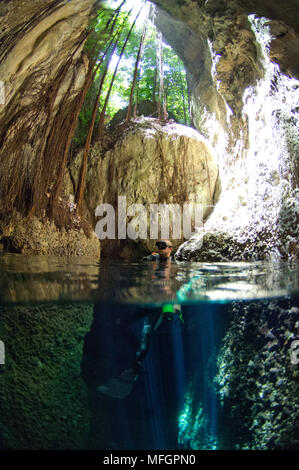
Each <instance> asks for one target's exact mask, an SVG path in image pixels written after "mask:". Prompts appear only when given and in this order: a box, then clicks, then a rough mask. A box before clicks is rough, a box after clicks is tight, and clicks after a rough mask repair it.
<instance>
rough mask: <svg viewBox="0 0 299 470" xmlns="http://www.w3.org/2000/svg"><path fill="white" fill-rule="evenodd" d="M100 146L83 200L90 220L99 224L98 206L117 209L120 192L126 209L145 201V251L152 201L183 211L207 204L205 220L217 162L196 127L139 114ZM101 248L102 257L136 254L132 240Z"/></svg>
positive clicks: (213, 197) (215, 187) (215, 190)
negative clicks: (190, 206)
mask: <svg viewBox="0 0 299 470" xmlns="http://www.w3.org/2000/svg"><path fill="white" fill-rule="evenodd" d="M109 139H110V140H109ZM102 145H103V144H99V145H97V144H95V146H94V147H93V149H92V151H91V155H90V163H89V168H88V172H87V183H86V195H85V203H86V207H87V209H88V211H89V214H90V221H91V223H92V224H94V226H95V224H96V218H95V216H94V214H95V209H96V207H97V206H98V205H99V204H103V203H108V204H111V205H112V206H113V207H114V210H116V209H117V204H118V197H119V196H126V198H127V207H129V206H130V205H131V204H142V205H143V206H144V208H145V209H146V210H147V215H148V220H147V223H148V239H147V240H141V241H140V240H138V241H139V244H140V245H141V252H142V248H143V250H144V249H146V250H152V249H153V248H154V245H153V243H151V240H150V239H149V235H150V229H149V228H150V227H149V221H150V205H151V204H168V205H170V204H178V205H179V208H180V211H181V212H182V208H183V204H184V203H196V204H199V205H201V206H202V207H203V217H204V220H205V219H206V218H207V216H208V215H209V213H210V211H211V206H213V205H214V204H215V202H216V201H217V200H218V198H219V193H220V180H219V176H218V166H217V163H216V161H215V159H214V157H213V153H212V151H211V149H210V147H209V145H208V142H207V141H206V140H205V139H204V138H203V137H202V136H201V135H200V134H199V133H198V132H197V131H195V130H194V129H191V128H188V127H185V126H183V125H180V124H176V123H174V122H162V121H159V120H157V119H153V118H137V119H136V120H134V121H132V122H131V124H130V126H129V127H127V128H126V127H124V126H122V125H120V126H119V127H118V128H117V129H116V130H115V134H114V135H112V136H110V137H109V136H107V141H106V144H105V147H103V146H102ZM80 158H81V154H79V155H78V158H77V159H76V160H75V161H74V162H73V164H72V165H71V167H70V174H71V179H72V181H74V182H75V184H76V181H77V179H78V174H79V169H80V161H81V160H80ZM129 219H130V218H128V221H129ZM181 233H182V232H181ZM179 241H180V239H178V240H176V244H177V245H178V244H179ZM135 245H136V246H135V255H136V253H137V251H136V250H138V246H137V244H136V243H135ZM101 246H102V254H103V255H104V256H105V255H106V256H107V255H108V254H111V253H112V252H113V254H114V255H116V254H121V252H123V255H125V257H130V256H133V255H134V241H131V243H130V241H129V242H127V241H126V240H125V241H124V243H123V244H121V240H116V241H115V242H114V240H111V241H110V240H109V241H107V243H106V240H104V241H103V242H102V244H101ZM110 247H112V248H110ZM110 250H112V251H110Z"/></svg>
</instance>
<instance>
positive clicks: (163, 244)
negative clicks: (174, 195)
mask: <svg viewBox="0 0 299 470" xmlns="http://www.w3.org/2000/svg"><path fill="white" fill-rule="evenodd" d="M156 247H157V249H158V253H152V254H150V255H149V256H146V257H144V258H143V259H142V261H153V262H158V263H159V268H161V270H162V273H163V274H164V275H166V273H167V268H168V267H169V266H168V264H169V263H170V262H173V261H175V257H174V256H173V253H172V251H173V247H172V245H171V243H170V241H169V240H160V241H158V242H157V243H156ZM174 319H178V320H179V322H180V323H184V320H183V316H182V310H181V306H180V305H179V304H171V303H166V304H164V305H162V310H160V309H154V311H152V312H150V314H148V315H147V317H146V319H145V321H144V323H143V327H142V331H141V337H140V342H139V347H138V349H137V352H136V355H135V359H134V361H133V363H132V364H131V367H129V368H128V369H125V370H124V371H123V372H122V373H121V374H120V375H119V376H118V377H117V378H112V379H110V380H108V381H107V382H106V383H105V384H102V385H99V386H98V387H97V390H98V391H99V392H100V393H102V394H104V395H107V396H110V397H113V398H126V397H127V396H128V395H129V394H130V392H131V391H132V389H133V387H134V384H135V383H136V381H137V380H138V377H139V376H140V372H141V369H142V366H143V362H144V359H145V357H146V355H147V353H148V350H149V347H150V344H151V339H152V335H153V333H154V332H155V331H156V330H157V328H158V327H159V326H160V325H161V323H162V322H164V321H167V322H170V321H173V320H174Z"/></svg>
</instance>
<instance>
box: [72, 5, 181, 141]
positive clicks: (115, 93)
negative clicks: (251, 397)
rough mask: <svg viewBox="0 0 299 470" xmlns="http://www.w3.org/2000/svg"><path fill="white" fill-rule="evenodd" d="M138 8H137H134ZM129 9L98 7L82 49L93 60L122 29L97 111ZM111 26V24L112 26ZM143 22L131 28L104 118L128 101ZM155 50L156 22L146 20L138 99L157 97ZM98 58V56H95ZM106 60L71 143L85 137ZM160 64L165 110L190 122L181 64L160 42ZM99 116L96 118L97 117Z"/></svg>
mask: <svg viewBox="0 0 299 470" xmlns="http://www.w3.org/2000/svg"><path fill="white" fill-rule="evenodd" d="M136 3H137V2H135V4H136ZM120 4H121V2H120V1H119V2H115V1H114V2H112V1H110V5H112V6H113V7H114V8H115V7H117V6H119V5H120ZM106 5H107V4H106ZM137 11H138V9H137ZM127 16H128V12H127V11H120V12H119V13H118V14H115V10H113V9H112V8H109V6H105V7H103V8H101V10H100V11H99V14H98V17H97V19H96V21H95V22H94V24H93V25H92V27H93V30H92V32H91V34H90V35H89V38H88V40H87V42H86V46H85V51H86V52H87V54H88V56H89V57H90V58H91V59H94V60H96V58H97V57H101V53H100V51H104V50H105V49H106V48H107V45H108V44H109V42H110V41H111V38H112V37H113V35H114V36H117V31H119V30H121V37H120V40H119V42H118V44H117V47H116V50H115V53H114V54H113V56H112V60H111V62H110V66H109V70H108V72H107V76H106V78H105V82H104V85H103V89H102V93H101V98H100V105H99V113H100V110H101V108H102V107H103V104H104V101H105V97H106V94H107V91H108V89H109V86H110V83H111V78H112V76H113V72H114V69H115V66H116V64H117V61H118V59H119V55H120V51H121V49H122V46H123V44H124V41H125V38H126V36H127V34H128V31H129V29H130V27H131V24H132V22H133V21H134V17H135V16H136V11H135V10H134V13H132V14H131V16H130V19H129V21H127ZM113 26H114V28H113ZM142 28H143V25H138V26H136V27H135V28H134V30H133V31H132V34H131V36H130V39H129V41H128V44H127V46H126V49H125V51H124V54H123V57H122V61H121V63H120V66H119V69H118V72H117V76H116V78H115V81H114V84H113V89H112V93H111V96H110V99H109V104H108V107H107V112H106V115H107V121H108V120H109V119H111V118H112V117H113V116H114V115H115V114H116V112H117V111H119V110H120V109H122V108H125V107H126V106H127V105H128V103H129V97H130V92H131V85H132V80H133V73H134V67H135V61H136V57H137V53H138V49H139V45H140V39H141V35H142ZM156 52H157V31H156V28H155V26H154V25H153V24H152V23H151V22H149V25H148V30H147V36H146V39H145V46H144V54H143V58H142V62H141V66H140V70H139V77H138V82H137V86H136V88H137V89H136V90H135V94H134V96H135V97H136V95H137V96H138V102H141V101H148V102H155V101H157V99H158V97H157V86H156V83H155V81H156V79H157V77H156ZM97 60H99V59H97ZM105 65H106V64H105V61H104V63H103V64H102V66H101V67H100V68H99V70H98V71H97V74H96V76H95V80H94V83H93V85H92V87H91V88H90V90H89V93H88V95H87V97H86V99H85V103H84V105H83V108H82V110H81V113H80V117H79V123H78V127H77V131H76V135H75V139H74V145H75V147H77V146H82V145H84V139H85V136H86V135H87V132H88V126H89V122H90V119H91V115H92V109H93V103H94V102H95V99H96V95H97V91H98V86H99V83H100V79H101V76H102V74H103V72H104V68H105ZM163 68H164V87H165V91H166V95H167V96H166V100H167V110H168V112H169V113H170V114H171V115H173V116H174V117H175V119H176V121H178V122H180V123H182V124H186V125H190V115H189V110H188V108H189V105H188V91H187V83H186V76H185V70H184V65H183V63H182V61H181V60H180V59H179V58H178V56H177V55H176V54H175V52H174V51H173V50H172V48H171V47H170V46H168V45H167V44H163ZM97 120H98V118H97Z"/></svg>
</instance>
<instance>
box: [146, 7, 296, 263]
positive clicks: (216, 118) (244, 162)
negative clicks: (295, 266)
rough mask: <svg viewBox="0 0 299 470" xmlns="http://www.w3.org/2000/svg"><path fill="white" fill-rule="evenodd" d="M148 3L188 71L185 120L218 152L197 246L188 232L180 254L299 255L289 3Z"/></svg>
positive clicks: (233, 256)
mask: <svg viewBox="0 0 299 470" xmlns="http://www.w3.org/2000/svg"><path fill="white" fill-rule="evenodd" d="M155 3H156V4H158V5H159V6H160V7H161V8H162V11H161V13H158V14H157V17H156V23H157V25H158V27H159V28H160V29H161V30H162V31H163V32H164V35H165V37H166V40H167V41H168V42H169V43H171V44H172V45H173V47H174V48H175V49H176V50H177V51H178V53H179V54H180V55H181V57H182V58H183V60H184V62H185V65H186V68H187V70H188V73H189V89H190V93H191V112H192V116H193V121H194V124H195V127H196V128H197V129H198V130H199V132H201V133H202V134H203V135H204V136H205V137H206V138H207V139H208V140H209V142H210V143H211V144H212V146H213V150H214V152H215V154H216V155H217V156H218V158H219V165H220V176H221V181H222V185H223V191H222V196H221V199H220V201H219V204H218V205H217V206H216V209H215V211H214V212H213V214H212V216H211V217H210V219H209V220H208V222H207V224H206V226H205V230H206V232H207V235H206V236H205V237H204V243H203V246H202V249H201V250H197V249H195V247H196V243H194V240H193V241H192V243H190V245H189V246H188V244H187V245H185V247H184V250H185V253H184V256H185V257H186V258H188V259H198V260H211V261H224V260H227V259H229V260H231V259H233V260H244V259H263V258H267V257H269V256H270V257H272V256H275V257H280V256H283V257H285V258H288V257H298V246H297V240H298V236H299V234H298V222H299V220H298V216H299V214H298V202H299V194H298V191H297V186H298V154H299V152H298V122H299V116H298V107H297V105H296V103H297V102H298V89H299V82H298V80H297V79H296V76H297V77H299V69H298V57H299V55H298V52H296V51H295V49H296V47H297V51H298V46H296V44H298V31H299V24H298V20H297V19H295V18H292V14H291V11H296V5H295V3H296V2H291V4H290V5H289V4H288V7H287V8H286V9H285V8H284V5H282V4H279V3H280V2H274V3H273V2H271V6H270V5H268V4H266V3H265V2H262V1H251V2H239V1H235V0H231V1H229V2H223V1H221V0H209V1H207V2H203V1H202V2H201V1H200V2H197V3H195V2H192V1H189V0H183V1H181V2H170V1H168V0H161V1H157V2H155ZM292 8H293V10H292ZM252 14H255V15H256V16H255V17H254V16H250V17H249V16H248V15H252ZM263 15H265V17H266V19H259V17H261V16H263ZM195 44H196V45H197V47H196V54H195V51H194V48H195ZM182 45H183V47H182ZM192 54H195V55H196V58H198V56H200V57H201V59H200V61H199V60H197V59H196V62H195V63H194V60H193V58H192ZM197 64H198V67H197V66H196V65H197ZM292 75H294V77H293V78H292ZM184 250H183V251H182V253H183V252H184ZM211 253H213V256H211Z"/></svg>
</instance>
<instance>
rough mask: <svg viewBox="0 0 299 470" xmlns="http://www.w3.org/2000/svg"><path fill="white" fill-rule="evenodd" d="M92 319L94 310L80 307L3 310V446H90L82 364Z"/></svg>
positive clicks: (0, 442) (0, 405)
mask: <svg viewBox="0 0 299 470" xmlns="http://www.w3.org/2000/svg"><path fill="white" fill-rule="evenodd" d="M92 317H93V306H92V305H89V304H80V303H77V304H67V303H64V304H60V305H59V304H54V303H52V304H51V305H50V304H46V303H45V304H38V305H28V304H27V305H23V306H21V305H19V306H11V307H10V306H6V307H4V306H2V307H1V308H0V333H1V339H2V341H4V343H5V347H6V351H5V352H6V361H5V365H4V366H1V369H0V384H1V400H0V413H1V423H0V448H2V449H13V450H16V449H31V450H34V449H40V450H42V449H44V450H45V449H49V450H55V449H56V450H65V449H69V450H78V449H84V448H85V449H86V448H88V434H89V425H90V416H89V408H88V394H87V390H86V386H85V383H84V382H83V379H82V377H81V361H82V356H83V341H84V337H85V335H86V333H87V332H88V330H89V327H90V324H91V321H92ZM12 338H13V339H12Z"/></svg>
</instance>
